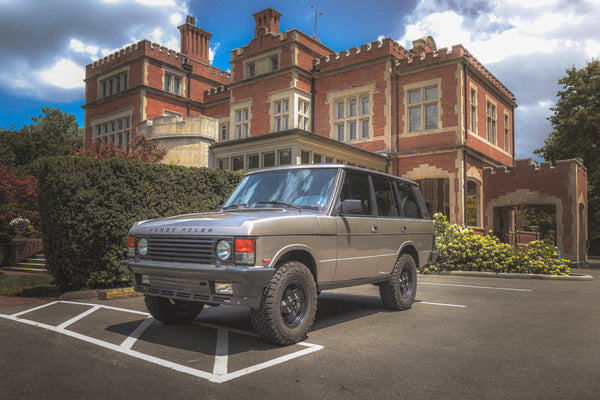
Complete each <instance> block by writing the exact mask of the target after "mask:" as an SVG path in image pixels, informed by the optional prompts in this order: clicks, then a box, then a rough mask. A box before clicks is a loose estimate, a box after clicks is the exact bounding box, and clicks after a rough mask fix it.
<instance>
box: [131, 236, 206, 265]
mask: <svg viewBox="0 0 600 400" xmlns="http://www.w3.org/2000/svg"><path fill="white" fill-rule="evenodd" d="M145 238H146V240H148V254H146V255H145V256H144V257H143V258H144V259H147V260H156V261H171V262H185V263H199V264H212V263H214V262H215V251H214V248H215V242H216V239H215V238H206V237H198V236H146V237H145Z"/></svg>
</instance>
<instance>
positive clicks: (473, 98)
mask: <svg viewBox="0 0 600 400" xmlns="http://www.w3.org/2000/svg"><path fill="white" fill-rule="evenodd" d="M471 132H473V133H477V90H475V89H474V88H471Z"/></svg>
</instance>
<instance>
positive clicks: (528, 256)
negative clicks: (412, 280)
mask: <svg viewBox="0 0 600 400" xmlns="http://www.w3.org/2000/svg"><path fill="white" fill-rule="evenodd" d="M434 221H435V227H436V250H437V251H438V258H437V260H436V261H435V263H433V264H431V265H430V266H428V267H426V268H425V269H424V270H423V271H422V272H423V273H433V272H437V271H452V270H457V271H490V272H514V273H529V274H545V275H568V274H569V271H570V270H569V267H568V264H569V260H560V258H559V255H558V249H557V248H556V247H555V246H554V245H553V244H551V243H547V242H543V241H540V240H536V241H533V242H531V243H529V244H528V245H527V246H526V247H524V248H514V247H512V246H511V245H509V244H506V243H501V242H500V240H499V239H498V238H497V237H495V236H493V235H491V234H490V235H485V236H481V235H478V234H476V233H475V232H473V230H472V229H466V228H462V227H461V226H459V225H456V224H452V225H451V224H450V223H448V220H447V218H446V217H445V216H443V215H442V214H439V213H438V214H435V215H434Z"/></svg>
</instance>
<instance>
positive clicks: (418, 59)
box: [397, 44, 516, 102]
mask: <svg viewBox="0 0 600 400" xmlns="http://www.w3.org/2000/svg"><path fill="white" fill-rule="evenodd" d="M458 58H462V59H463V60H464V61H465V62H466V63H467V64H469V65H470V66H471V67H472V68H473V69H475V70H476V71H477V72H479V73H480V74H481V75H482V76H483V77H484V78H485V79H487V80H488V81H489V82H490V83H491V84H492V85H493V86H494V87H496V88H497V89H498V90H499V91H500V92H501V93H502V94H504V95H505V96H506V97H508V98H509V99H510V100H512V101H513V102H514V101H516V100H515V95H514V94H513V93H512V92H511V91H510V90H509V89H508V88H507V87H506V86H504V84H502V82H500V80H499V79H498V78H496V76H494V74H492V73H491V72H490V71H489V70H488V69H487V68H486V67H485V66H484V65H483V64H482V63H481V62H480V61H479V60H477V59H476V58H475V57H474V56H473V55H472V54H471V53H470V52H469V51H468V50H467V49H465V48H464V47H463V46H462V45H460V44H458V45H454V46H452V48H450V49H448V48H443V49H439V50H437V51H426V52H412V51H411V52H410V53H409V55H408V56H407V57H404V58H401V59H399V60H398V63H397V66H398V68H399V69H400V70H402V69H412V68H422V67H428V66H431V65H432V64H434V63H438V62H443V61H447V60H452V59H458Z"/></svg>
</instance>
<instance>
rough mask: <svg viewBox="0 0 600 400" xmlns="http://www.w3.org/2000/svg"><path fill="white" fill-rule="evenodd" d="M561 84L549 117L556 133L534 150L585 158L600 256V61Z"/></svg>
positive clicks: (594, 249)
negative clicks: (598, 222) (599, 223)
mask: <svg viewBox="0 0 600 400" xmlns="http://www.w3.org/2000/svg"><path fill="white" fill-rule="evenodd" d="M566 73H567V75H566V76H565V77H563V78H561V79H560V80H559V81H558V83H559V84H560V85H562V90H560V91H559V92H558V94H557V96H558V100H557V102H556V105H555V106H554V107H552V108H551V110H552V112H553V114H552V115H551V116H550V117H549V118H548V119H549V121H550V122H551V124H552V129H553V131H552V133H550V135H549V137H548V138H547V139H546V140H545V141H544V146H543V147H542V148H540V149H537V150H536V151H534V153H535V154H537V155H539V156H542V157H543V158H544V159H545V160H547V161H552V162H556V160H561V159H570V158H576V157H581V158H582V159H583V164H584V166H585V167H586V168H587V171H588V173H587V178H588V221H590V222H592V223H589V224H588V230H589V239H590V253H591V254H600V225H598V224H597V223H593V222H597V221H600V60H592V61H591V62H589V63H588V64H587V65H586V66H585V67H583V68H581V69H577V68H575V67H572V68H570V69H568V70H567V71H566Z"/></svg>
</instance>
